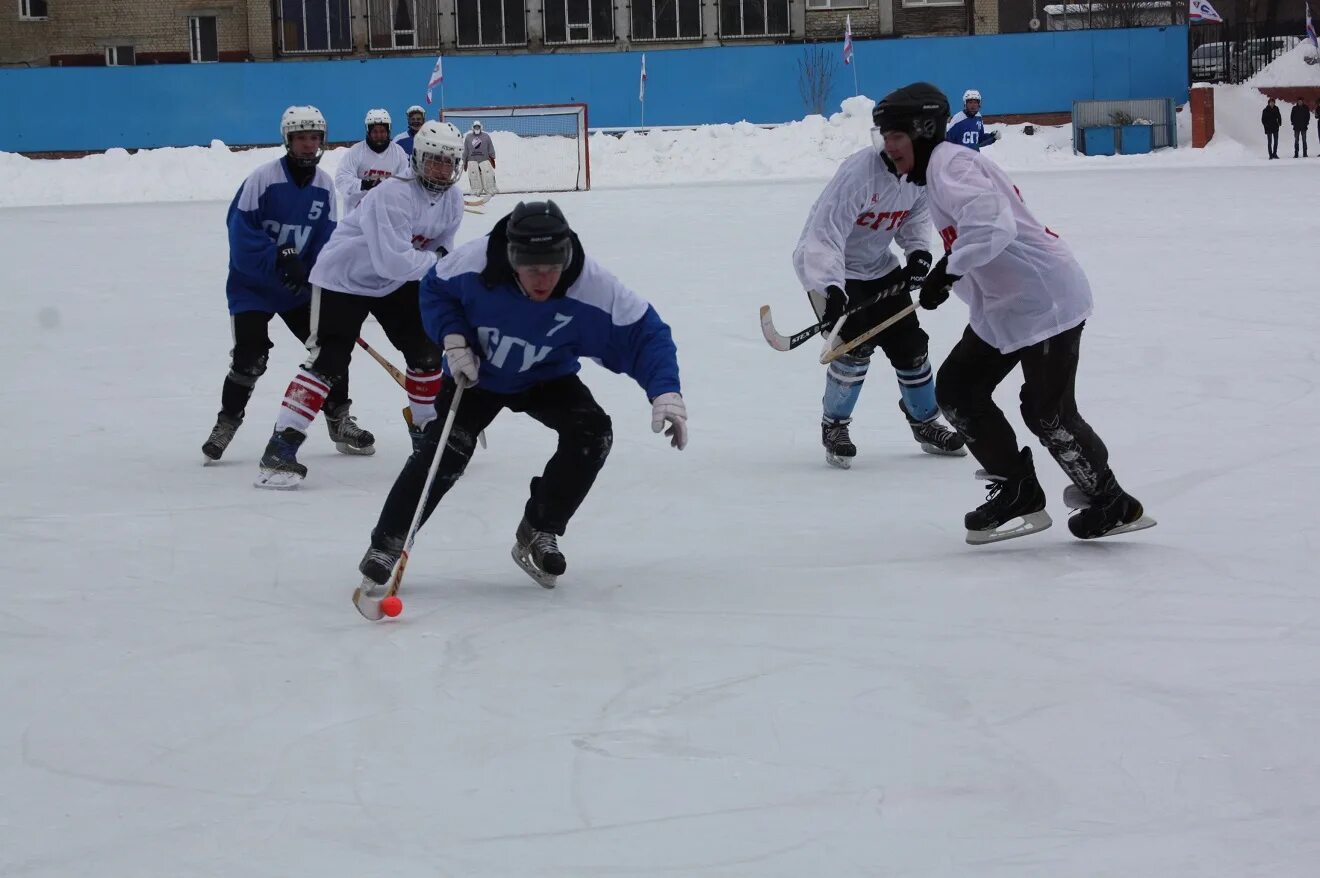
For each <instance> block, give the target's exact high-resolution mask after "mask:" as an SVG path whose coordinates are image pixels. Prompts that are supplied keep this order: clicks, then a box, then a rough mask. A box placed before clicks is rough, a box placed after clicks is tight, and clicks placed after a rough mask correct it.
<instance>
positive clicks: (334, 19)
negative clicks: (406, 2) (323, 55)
mask: <svg viewBox="0 0 1320 878" xmlns="http://www.w3.org/2000/svg"><path fill="white" fill-rule="evenodd" d="M414 20H415V19H414ZM350 21H351V19H350V16H349V11H348V0H280V22H279V26H280V51H281V52H283V53H285V54H294V53H298V52H351V51H353V34H352V30H351V25H350ZM387 39H388V38H387Z"/></svg>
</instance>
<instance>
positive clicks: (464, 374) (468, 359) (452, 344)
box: [445, 333, 481, 388]
mask: <svg viewBox="0 0 1320 878" xmlns="http://www.w3.org/2000/svg"><path fill="white" fill-rule="evenodd" d="M445 357H446V359H448V360H449V371H450V373H451V374H452V375H453V376H454V381H455V382H457V383H458V386H459V387H465V388H466V387H471V386H472V385H474V384H476V383H477V375H478V374H479V373H480V371H481V358H480V357H478V356H477V355H476V354H474V353H473V352H472V348H470V347H468V343H467V339H466V338H464V337H463V336H461V335H459V334H457V333H453V334H450V335H446V336H445Z"/></svg>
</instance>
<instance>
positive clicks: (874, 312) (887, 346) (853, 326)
mask: <svg viewBox="0 0 1320 878" xmlns="http://www.w3.org/2000/svg"><path fill="white" fill-rule="evenodd" d="M902 272H903V269H901V268H898V269H895V270H894V271H891V272H890V273H889V274H887V275H885V276H884V277H882V278H878V279H876V280H849V281H845V283H844V291H845V292H847V294H848V299H849V300H850V301H852V302H860V301H862V300H864V299H866V298H867V297H869V296H874V295H875V294H876V293H878V292H880V291H881V290H884V289H886V288H888V287H890V286H892V285H893V284H895V283H897V282H898V280H899V278H900V277H901V276H902ZM810 298H811V307H812V308H814V309H815V310H816V316H817V317H819V318H822V319H823V318H824V316H825V299H824V297H823V296H819V295H815V296H811V297H810ZM911 304H912V294H911V293H907V292H900V293H892V294H890V295H888V296H885V297H884V298H883V299H881V300H880V301H878V302H876V303H875V304H874V305H872V306H871V307H869V308H864V309H863V310H861V311H858V312H857V313H856V314H854V315H852V316H851V317H849V318H848V319H847V320H845V321H844V322H843V329H841V330H840V331H839V339H840V340H841V341H852V340H853V339H854V338H856V337H857V336H859V335H861V334H862V333H864V332H866V331H867V330H868V329H871V328H873V327H876V326H879V325H880V324H881V323H882V322H884V321H885V320H888V319H889V318H890V317H893V316H894V315H895V314H897V313H898V312H899V311H902V310H903V309H904V308H906V307H907V306H908V305H911ZM876 347H879V348H880V349H881V350H882V351H884V352H885V356H886V357H888V358H889V363H890V365H892V366H893V367H894V368H895V369H912V368H915V367H917V366H918V365H920V364H922V363H924V362H925V361H926V355H927V351H928V349H929V347H930V336H928V335H926V331H925V330H924V329H922V328H921V321H920V320H918V319H917V314H916V312H915V311H914V312H912V313H911V314H909V315H908V316H906V317H904V318H903V319H902V320H900V321H898V322H897V323H895V324H894V325H893V326H891V327H889V328H888V329H886V330H885V331H884V332H882V333H880V335H879V336H877V337H876V338H875V339H874V340H873V341H869V342H867V343H866V344H864V345H860V346H859V347H857V348H856V349H854V350H853V352H852V354H851V356H854V357H857V358H859V359H864V358H866V357H869V356H871V354H872V353H873V352H874V351H875V349H876Z"/></svg>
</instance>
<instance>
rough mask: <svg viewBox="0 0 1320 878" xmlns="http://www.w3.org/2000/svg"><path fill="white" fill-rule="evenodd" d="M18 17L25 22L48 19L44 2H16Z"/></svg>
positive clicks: (41, 0) (39, 0) (44, 0)
mask: <svg viewBox="0 0 1320 878" xmlns="http://www.w3.org/2000/svg"><path fill="white" fill-rule="evenodd" d="M18 17H19V18H20V19H23V20H26V21H34V20H35V21H44V20H45V19H47V18H50V8H49V7H48V6H47V4H46V0H18Z"/></svg>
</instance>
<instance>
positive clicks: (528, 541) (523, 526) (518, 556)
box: [513, 517, 568, 588]
mask: <svg viewBox="0 0 1320 878" xmlns="http://www.w3.org/2000/svg"><path fill="white" fill-rule="evenodd" d="M515 539H516V541H515V542H514V544H513V560H514V561H516V562H517V563H518V566H519V567H521V568H522V569H523V570H524V571H525V572H526V573H527V575H528V576H530V577H531V578H532V579H535V580H536V583H537V584H538V585H540V586H541V588H554V587H555V581H556V580H557V579H558V578H559V577H560V576H561V575H563V573H564V571H565V570H567V569H568V562H567V561H565V560H564V554H563V553H562V552H560V551H559V543H558V542H557V540H556V537H555V535H554V534H552V533H550V532H549V531H544V530H536V529H534V528H533V527H532V526H531V525H530V524H528V523H527V519H526V518H525V517H524V518H523V520H522V521H520V522H519V523H518V534H517V537H516V538H515Z"/></svg>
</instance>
